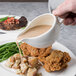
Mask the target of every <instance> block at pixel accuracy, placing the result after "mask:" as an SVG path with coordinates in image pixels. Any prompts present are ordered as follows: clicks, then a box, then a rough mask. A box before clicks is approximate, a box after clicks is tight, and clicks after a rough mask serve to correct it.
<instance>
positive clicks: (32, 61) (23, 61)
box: [0, 42, 71, 76]
mask: <svg viewBox="0 0 76 76" xmlns="http://www.w3.org/2000/svg"><path fill="white" fill-rule="evenodd" d="M19 46H20V49H21V51H22V55H21V54H19V49H18V47H17V45H16V43H15V42H10V43H6V44H3V45H0V62H2V61H4V60H6V59H8V60H7V61H6V66H7V67H9V68H12V69H15V70H16V73H17V74H19V75H24V76H42V74H41V73H38V70H39V69H40V67H42V66H43V68H44V69H45V70H46V71H47V72H53V71H59V70H61V69H64V68H66V67H67V65H68V62H70V60H71V57H70V55H69V54H68V53H67V52H62V51H60V50H54V49H52V46H50V47H47V48H36V47H32V46H31V45H28V44H26V43H24V42H21V43H20V45H19Z"/></svg>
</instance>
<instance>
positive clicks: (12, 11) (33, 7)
mask: <svg viewBox="0 0 76 76" xmlns="http://www.w3.org/2000/svg"><path fill="white" fill-rule="evenodd" d="M43 13H48V3H47V2H30V3H28V2H21V3H20V2H17V3H16V2H13V3H11V2H4V3H2V2H0V15H8V14H9V15H18V16H19V15H20V16H21V15H24V16H26V17H27V19H28V20H32V19H33V18H35V17H36V16H38V15H40V14H43ZM57 41H58V42H60V43H62V44H63V45H65V46H66V47H67V48H69V49H70V50H71V51H72V52H73V53H74V54H75V55H76V26H65V25H63V24H62V25H61V31H60V36H59V38H58V40H57Z"/></svg>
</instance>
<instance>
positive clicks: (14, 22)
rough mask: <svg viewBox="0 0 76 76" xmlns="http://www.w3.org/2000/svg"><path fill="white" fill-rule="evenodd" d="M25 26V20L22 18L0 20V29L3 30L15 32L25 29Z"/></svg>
mask: <svg viewBox="0 0 76 76" xmlns="http://www.w3.org/2000/svg"><path fill="white" fill-rule="evenodd" d="M26 24H27V19H26V18H25V17H24V16H22V17H21V18H19V19H16V18H15V17H4V18H1V19H0V29H3V30H16V29H20V28H22V27H25V26H26Z"/></svg>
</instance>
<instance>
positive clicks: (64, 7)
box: [53, 1, 70, 16]
mask: <svg viewBox="0 0 76 76" xmlns="http://www.w3.org/2000/svg"><path fill="white" fill-rule="evenodd" d="M69 9H70V7H69V3H67V2H66V1H65V2H64V3H62V4H61V5H59V6H58V7H57V8H56V9H55V10H54V11H53V14H54V15H56V16H62V15H65V14H66V13H68V12H69Z"/></svg>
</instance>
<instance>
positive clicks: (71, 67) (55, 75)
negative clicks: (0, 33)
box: [0, 39, 76, 76]
mask: <svg viewBox="0 0 76 76" xmlns="http://www.w3.org/2000/svg"><path fill="white" fill-rule="evenodd" d="M11 41H15V40H14V39H12V40H10V39H8V40H3V41H2V42H0V44H4V43H7V42H11ZM53 49H58V50H62V51H65V52H68V53H69V54H70V56H71V58H72V59H71V61H70V62H69V64H68V67H67V68H66V69H64V70H61V71H58V72H51V73H48V72H46V71H45V70H44V69H43V68H41V69H40V70H39V72H41V73H42V74H43V76H75V74H76V57H75V55H74V54H73V53H72V52H71V51H70V50H69V49H68V48H66V47H65V46H64V45H62V44H60V43H58V42H55V43H54V44H53ZM4 64H5V62H2V63H0V75H1V76H8V75H9V76H19V75H16V74H15V72H14V70H12V69H10V68H7V67H6V66H5V65H4Z"/></svg>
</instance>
